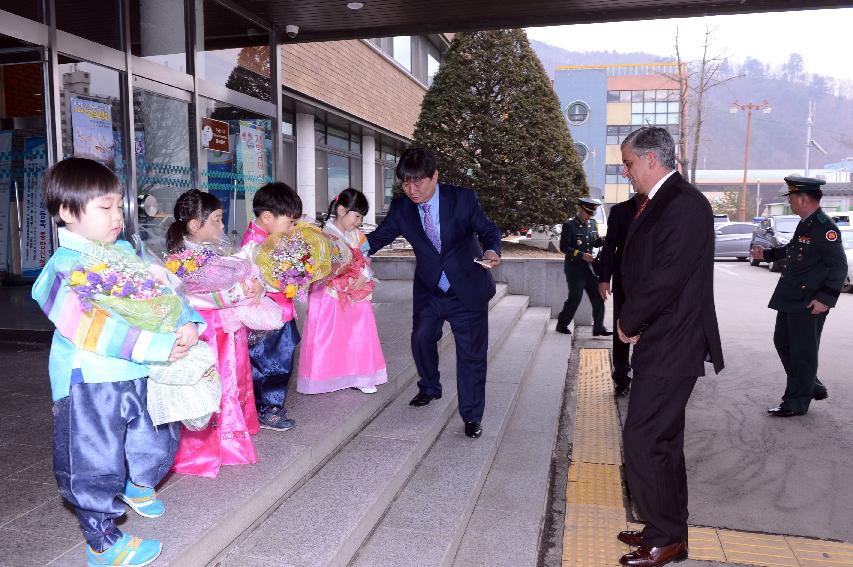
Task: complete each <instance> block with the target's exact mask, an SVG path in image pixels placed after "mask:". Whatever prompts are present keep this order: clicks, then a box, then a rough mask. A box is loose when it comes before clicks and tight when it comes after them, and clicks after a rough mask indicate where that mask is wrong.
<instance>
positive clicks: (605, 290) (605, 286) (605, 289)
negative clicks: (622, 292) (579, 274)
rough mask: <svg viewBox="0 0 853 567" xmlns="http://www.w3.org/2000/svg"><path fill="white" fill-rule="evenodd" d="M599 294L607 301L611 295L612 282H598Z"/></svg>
mask: <svg viewBox="0 0 853 567" xmlns="http://www.w3.org/2000/svg"><path fill="white" fill-rule="evenodd" d="M598 295H600V296H601V300H602V301H607V296H609V295H610V282H601V283H600V284H598Z"/></svg>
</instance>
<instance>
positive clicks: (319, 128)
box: [314, 117, 326, 146]
mask: <svg viewBox="0 0 853 567" xmlns="http://www.w3.org/2000/svg"><path fill="white" fill-rule="evenodd" d="M314 143H315V144H317V145H320V146H325V145H326V125H325V124H324V123H323V122H320V120H319V119H318V118H317V117H314Z"/></svg>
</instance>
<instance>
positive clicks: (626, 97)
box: [619, 91, 632, 102]
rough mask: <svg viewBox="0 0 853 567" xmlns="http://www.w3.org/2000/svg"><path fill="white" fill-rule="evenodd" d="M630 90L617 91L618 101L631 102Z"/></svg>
mask: <svg viewBox="0 0 853 567" xmlns="http://www.w3.org/2000/svg"><path fill="white" fill-rule="evenodd" d="M631 94H632V93H631V91H619V102H631V100H632V97H631Z"/></svg>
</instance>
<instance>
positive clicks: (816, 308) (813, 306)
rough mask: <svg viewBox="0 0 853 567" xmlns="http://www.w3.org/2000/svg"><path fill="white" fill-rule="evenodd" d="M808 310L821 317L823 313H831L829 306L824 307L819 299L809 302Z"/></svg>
mask: <svg viewBox="0 0 853 567" xmlns="http://www.w3.org/2000/svg"><path fill="white" fill-rule="evenodd" d="M806 309H809V310H811V312H812V315H820V314H821V313H826V312H827V311H829V306H828V305H824V304H823V303H821V302H820V301H818V300H817V299H812V300H811V301H809V304H808V305H806Z"/></svg>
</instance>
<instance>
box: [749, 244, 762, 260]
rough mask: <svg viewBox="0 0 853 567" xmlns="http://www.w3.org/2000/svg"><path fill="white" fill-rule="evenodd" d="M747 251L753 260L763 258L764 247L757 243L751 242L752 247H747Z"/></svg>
mask: <svg viewBox="0 0 853 567" xmlns="http://www.w3.org/2000/svg"><path fill="white" fill-rule="evenodd" d="M749 253H750V255H751V256H752V259H753V260H762V261H763V260H764V248H762V247H761V246H759V245H758V244H753V245H752V248H750V249H749Z"/></svg>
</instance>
